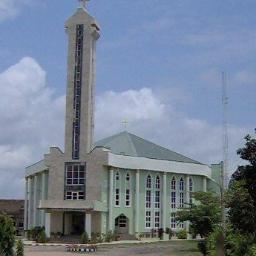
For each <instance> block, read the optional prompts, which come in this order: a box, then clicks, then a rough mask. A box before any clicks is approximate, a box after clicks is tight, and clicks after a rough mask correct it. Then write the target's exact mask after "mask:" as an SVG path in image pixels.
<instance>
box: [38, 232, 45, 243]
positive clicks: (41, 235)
mask: <svg viewBox="0 0 256 256" xmlns="http://www.w3.org/2000/svg"><path fill="white" fill-rule="evenodd" d="M46 241H47V239H46V234H45V231H44V230H41V231H40V233H39V234H38V237H37V239H36V242H37V243H41V244H44V243H46Z"/></svg>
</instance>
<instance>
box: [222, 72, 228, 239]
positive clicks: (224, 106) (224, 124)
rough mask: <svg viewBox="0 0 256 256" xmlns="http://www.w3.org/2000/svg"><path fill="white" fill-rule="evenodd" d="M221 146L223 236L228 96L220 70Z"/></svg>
mask: <svg viewBox="0 0 256 256" xmlns="http://www.w3.org/2000/svg"><path fill="white" fill-rule="evenodd" d="M221 76H222V130H223V131H222V132H223V134H222V136H223V137H222V146H223V149H222V150H223V162H222V168H221V184H220V185H221V208H222V226H223V230H224V236H225V232H226V210H225V203H224V193H225V191H226V189H227V187H228V121H227V117H228V113H227V112H228V97H227V75H226V73H225V72H222V74H221Z"/></svg>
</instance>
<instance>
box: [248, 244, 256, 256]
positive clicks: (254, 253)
mask: <svg viewBox="0 0 256 256" xmlns="http://www.w3.org/2000/svg"><path fill="white" fill-rule="evenodd" d="M249 255H250V256H256V244H254V245H253V246H252V247H251V248H250V251H249Z"/></svg>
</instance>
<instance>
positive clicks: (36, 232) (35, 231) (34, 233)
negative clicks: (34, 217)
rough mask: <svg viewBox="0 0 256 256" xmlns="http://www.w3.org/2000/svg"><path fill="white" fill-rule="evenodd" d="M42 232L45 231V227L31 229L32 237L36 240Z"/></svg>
mask: <svg viewBox="0 0 256 256" xmlns="http://www.w3.org/2000/svg"><path fill="white" fill-rule="evenodd" d="M42 232H45V228H44V227H39V226H38V227H34V228H32V229H31V230H30V234H31V235H30V239H32V240H34V241H38V238H39V235H41V233H42Z"/></svg>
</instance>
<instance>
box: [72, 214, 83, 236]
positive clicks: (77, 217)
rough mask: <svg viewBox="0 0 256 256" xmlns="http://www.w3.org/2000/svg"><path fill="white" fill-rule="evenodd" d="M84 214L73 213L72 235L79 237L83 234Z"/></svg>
mask: <svg viewBox="0 0 256 256" xmlns="http://www.w3.org/2000/svg"><path fill="white" fill-rule="evenodd" d="M84 224H85V223H84V213H73V214H72V219H71V226H72V231H71V234H72V235H81V234H82V233H83V232H84Z"/></svg>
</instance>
